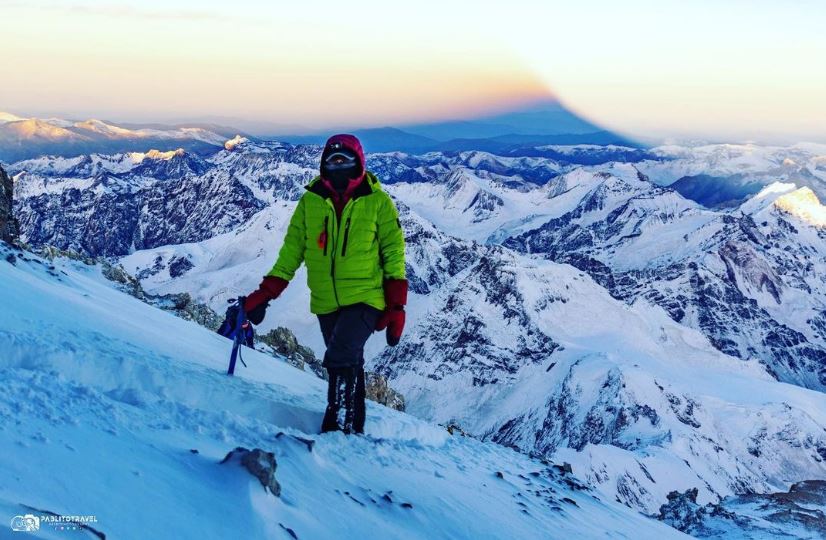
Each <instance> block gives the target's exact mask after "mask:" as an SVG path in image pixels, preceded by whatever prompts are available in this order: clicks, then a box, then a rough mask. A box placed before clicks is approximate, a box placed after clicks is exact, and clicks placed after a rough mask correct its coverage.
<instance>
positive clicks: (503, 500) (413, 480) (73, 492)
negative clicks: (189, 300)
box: [0, 248, 684, 539]
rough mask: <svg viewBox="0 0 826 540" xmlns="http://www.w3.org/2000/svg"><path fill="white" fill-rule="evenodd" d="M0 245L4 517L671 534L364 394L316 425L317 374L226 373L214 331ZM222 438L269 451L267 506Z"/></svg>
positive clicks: (135, 527) (530, 534)
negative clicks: (340, 423) (350, 417)
mask: <svg viewBox="0 0 826 540" xmlns="http://www.w3.org/2000/svg"><path fill="white" fill-rule="evenodd" d="M0 251H1V252H2V253H0V255H2V257H3V259H4V260H1V261H0V282H2V283H3V287H2V288H0V305H2V306H4V307H3V309H2V311H0V329H1V330H0V336H2V337H0V368H2V374H3V380H4V391H3V393H2V394H0V431H2V432H3V436H2V437H0V453H2V455H3V460H2V466H0V513H2V514H3V518H4V520H6V521H5V522H6V523H9V522H10V521H11V519H12V517H13V516H14V515H17V514H23V513H27V512H34V513H35V514H42V513H44V512H47V511H49V512H55V513H58V514H63V515H66V514H72V515H93V516H95V517H96V519H97V521H96V523H94V527H95V528H96V529H97V530H99V531H101V532H103V533H104V534H106V535H107V537H111V538H181V539H184V538H247V539H254V538H290V537H291V533H290V532H289V531H292V533H293V534H295V537H297V538H302V539H303V538H368V537H387V538H462V537H465V538H549V537H559V538H605V537H611V538H635V539H636V538H657V539H660V538H678V537H684V536H683V535H682V534H681V533H678V532H677V531H675V530H673V529H670V528H669V527H667V526H665V525H663V524H660V523H658V522H655V521H652V520H650V519H648V518H645V517H644V516H642V515H640V514H637V513H636V512H634V511H632V510H630V509H628V508H625V507H623V506H622V505H619V504H616V503H613V502H606V501H602V500H599V499H598V498H597V497H595V496H594V495H593V494H592V493H590V492H588V491H587V490H584V489H582V486H580V485H579V484H578V483H577V482H576V481H575V480H574V479H573V478H571V477H570V476H568V475H566V476H563V475H562V473H560V472H558V471H556V469H553V468H551V467H548V466H547V465H545V464H543V463H541V462H539V461H536V460H531V459H529V458H527V457H525V456H523V455H521V454H518V453H516V452H513V451H511V450H508V449H505V448H502V447H500V446H497V445H494V444H486V443H481V442H478V441H476V440H473V439H469V438H464V437H459V436H456V437H453V436H450V435H449V434H448V433H447V431H446V430H444V429H443V428H439V427H436V426H432V425H429V424H426V423H424V422H422V421H420V420H416V419H414V418H412V417H410V416H406V415H404V414H400V413H396V412H394V411H391V410H389V409H386V408H384V407H381V406H377V405H374V404H372V403H371V404H369V405H368V407H369V410H368V422H367V435H366V436H362V437H358V436H352V437H345V436H343V435H341V434H329V435H323V436H319V435H316V429H317V426H318V425H319V423H320V419H321V415H322V411H323V408H324V390H325V388H324V386H323V384H324V383H323V382H322V381H320V380H319V379H317V378H315V377H313V376H310V375H307V374H304V373H303V372H301V371H298V370H295V369H293V368H291V367H289V366H288V365H287V364H286V363H283V362H279V361H276V360H273V359H272V358H271V357H268V356H266V355H264V354H260V353H256V352H253V351H248V353H247V354H245V358H246V361H247V363H248V364H249V366H250V367H249V368H248V369H244V368H241V369H240V373H238V376H236V377H234V378H228V377H227V376H226V375H225V374H224V369H225V367H226V360H227V354H228V349H229V342H228V341H227V340H224V339H223V338H220V337H219V336H217V335H215V334H213V333H211V332H209V331H207V330H205V329H203V328H201V327H199V326H197V325H195V324H194V323H191V322H187V321H183V320H181V319H177V318H175V317H174V316H172V315H171V314H169V313H166V312H162V311H160V310H157V309H155V308H152V307H151V306H148V305H146V304H143V303H141V302H139V301H138V300H136V299H134V298H132V297H130V296H128V295H126V294H124V293H121V292H119V291H116V290H114V289H112V288H111V287H110V284H109V283H108V282H106V281H105V280H104V279H103V278H102V277H101V275H100V273H99V270H98V269H97V268H95V267H87V266H83V265H82V264H80V263H75V262H70V261H56V262H55V263H54V266H50V263H48V262H44V261H42V260H38V259H36V258H33V257H32V256H30V255H26V254H23V253H21V252H17V253H16V254H15V256H14V257H11V256H10V251H9V250H8V249H7V248H0ZM9 306H14V309H10V308H9ZM281 433H283V434H284V435H279V434H281ZM299 437H300V438H303V439H312V440H314V441H315V443H314V445H313V446H312V448H309V447H308V446H307V445H306V444H304V443H303V442H302V441H301V440H299V439H298V438H299ZM239 445H240V446H245V447H248V448H253V447H258V448H262V449H264V450H269V451H272V452H274V453H275V456H276V458H277V461H278V468H277V472H276V478H277V480H278V482H279V483H280V484H281V495H280V498H276V497H275V496H274V495H272V494H271V493H268V492H267V491H265V490H264V489H263V488H262V486H261V485H260V484H259V483H258V480H256V479H254V478H253V477H252V476H250V475H249V474H248V473H247V472H246V471H244V470H243V469H242V468H240V467H238V466H237V465H234V464H229V465H219V464H218V463H219V461H220V460H221V459H222V458H223V457H224V455H225V454H226V453H227V452H228V451H229V450H231V449H233V448H234V447H236V446H239ZM193 450H197V453H196V452H194V451H193ZM31 508H34V509H37V510H34V511H33V510H31ZM5 530H7V529H5ZM5 530H4V531H5ZM65 534H66V533H65V531H58V530H54V529H51V528H50V526H48V525H46V524H44V525H43V526H42V528H41V531H40V533H38V537H42V538H65ZM20 537H25V536H24V535H20Z"/></svg>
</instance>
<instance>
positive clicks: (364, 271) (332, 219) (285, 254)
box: [267, 171, 405, 315]
mask: <svg viewBox="0 0 826 540" xmlns="http://www.w3.org/2000/svg"><path fill="white" fill-rule="evenodd" d="M324 231H326V232H327V241H326V242H324V241H323V237H324V236H323V235H324ZM302 261H303V262H304V263H305V264H306V265H307V285H309V287H310V311H312V312H313V313H315V314H317V315H321V314H324V313H331V312H333V311H336V310H337V309H339V308H340V307H342V306H349V305H351V304H358V303H361V302H363V303H365V304H369V305H371V306H373V307H375V308H377V309H381V310H383V309H384V307H385V303H384V288H383V283H384V280H385V279H405V270H404V234H403V232H402V228H401V223H400V222H399V214H398V211H397V210H396V206H395V205H394V204H393V201H392V200H391V199H390V197H389V196H388V195H387V193H385V192H384V191H383V190H382V189H381V185H380V184H379V181H378V179H377V178H376V177H375V176H374V175H373V174H372V173H371V172H369V171H368V172H367V173H366V176H365V179H364V181H363V182H362V183H361V184H360V185H359V187H358V188H357V189H356V191H355V193H353V197H352V199H350V201H348V202H347V205H346V206H345V207H344V210H343V211H342V213H341V221H340V222H339V220H338V218H337V217H336V211H335V208H334V206H333V201H332V200H331V199H330V195H329V192H328V191H327V188H326V187H324V184H323V183H322V182H321V179H320V178H319V177H316V178H315V179H313V181H312V182H310V184H309V185H308V186H307V191H306V192H305V193H304V195H303V196H302V197H301V199H300V200H299V201H298V206H297V207H296V209H295V213H294V214H293V216H292V218H291V219H290V225H289V227H288V228H287V234H286V235H285V237H284V245H283V246H281V250H280V251H279V253H278V260H277V261H276V262H275V265H274V266H273V267H272V270H271V271H270V273H269V274H267V275H269V276H276V277H280V278H282V279H286V280H287V281H290V280H291V279H292V278H293V276H294V275H295V272H296V270H298V267H299V266H301V263H302Z"/></svg>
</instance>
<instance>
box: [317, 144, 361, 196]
mask: <svg viewBox="0 0 826 540" xmlns="http://www.w3.org/2000/svg"><path fill="white" fill-rule="evenodd" d="M359 175H361V164H360V163H359V158H358V156H357V155H356V154H355V152H353V151H352V150H350V149H349V148H343V147H342V148H340V149H338V150H336V151H334V152H332V153H330V155H328V156H326V157H325V158H324V161H323V162H322V163H321V176H323V177H324V178H325V179H327V180H328V181H329V182H330V184H332V185H333V189H335V190H336V191H337V192H338V193H344V191H345V190H346V189H347V187H348V186H349V185H350V180H353V179H355V178H358V177H359Z"/></svg>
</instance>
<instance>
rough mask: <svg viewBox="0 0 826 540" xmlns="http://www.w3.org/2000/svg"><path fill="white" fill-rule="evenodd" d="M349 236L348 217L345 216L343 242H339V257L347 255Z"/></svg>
mask: <svg viewBox="0 0 826 540" xmlns="http://www.w3.org/2000/svg"><path fill="white" fill-rule="evenodd" d="M349 236H350V216H347V225H345V226H344V240H343V241H342V242H341V256H342V257H344V255H345V253H347V238H348V237H349Z"/></svg>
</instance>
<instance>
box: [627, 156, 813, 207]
mask: <svg viewBox="0 0 826 540" xmlns="http://www.w3.org/2000/svg"><path fill="white" fill-rule="evenodd" d="M650 154H652V155H653V156H655V159H649V160H641V161H640V162H639V164H638V167H639V169H640V170H641V171H642V172H643V173H644V174H646V175H647V176H648V177H649V178H651V179H652V180H653V181H655V182H657V183H659V184H662V185H670V186H672V187H673V188H674V189H676V190H677V191H679V192H680V193H681V194H682V195H684V196H685V197H687V198H690V199H692V200H694V201H697V202H699V203H701V204H704V205H706V206H721V207H732V206H737V205H738V204H739V203H741V202H743V201H744V199H745V198H748V196H750V195H753V194H754V193H756V192H757V191H759V190H760V188H761V187H765V186H768V185H770V184H773V183H775V182H784V183H793V184H796V185H797V186H798V187H809V188H811V189H812V190H813V191H814V192H815V193H816V194H817V196H818V197H819V198H820V200H826V145H823V144H813V143H800V144H795V145H792V146H761V145H756V144H712V145H707V144H701V145H693V146H683V145H676V144H672V145H666V146H660V147H657V148H654V149H652V150H651V151H650Z"/></svg>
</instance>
